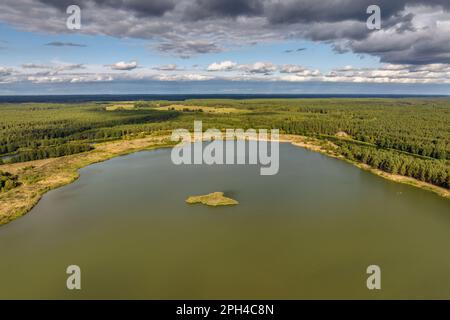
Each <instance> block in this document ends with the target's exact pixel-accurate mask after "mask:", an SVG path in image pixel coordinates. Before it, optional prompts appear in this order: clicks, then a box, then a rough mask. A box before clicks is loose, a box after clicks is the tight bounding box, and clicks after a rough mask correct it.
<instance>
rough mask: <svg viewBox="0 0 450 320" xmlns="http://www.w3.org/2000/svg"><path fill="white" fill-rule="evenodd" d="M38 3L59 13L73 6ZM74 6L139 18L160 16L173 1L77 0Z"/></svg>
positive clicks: (60, 0)
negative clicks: (131, 14) (105, 10)
mask: <svg viewBox="0 0 450 320" xmlns="http://www.w3.org/2000/svg"><path fill="white" fill-rule="evenodd" d="M38 1H39V2H41V3H43V4H46V5H50V6H52V7H55V8H57V9H59V10H61V11H64V12H65V11H66V8H67V7H68V6H70V5H72V4H74V1H73V0H38ZM76 4H77V5H78V6H80V7H81V8H82V9H83V8H89V7H91V6H95V7H97V6H98V7H99V8H103V9H108V8H112V9H119V10H124V11H131V12H133V13H135V14H137V15H140V16H144V17H146V16H151V17H153V16H162V15H164V14H165V13H166V12H167V11H170V10H172V9H174V7H175V2H174V1H173V0H150V1H142V0H77V1H76Z"/></svg>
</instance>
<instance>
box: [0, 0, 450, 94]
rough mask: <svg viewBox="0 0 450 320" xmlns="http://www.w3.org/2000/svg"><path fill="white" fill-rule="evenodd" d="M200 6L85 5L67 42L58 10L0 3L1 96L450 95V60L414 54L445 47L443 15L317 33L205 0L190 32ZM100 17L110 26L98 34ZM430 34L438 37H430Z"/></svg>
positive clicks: (398, 14) (356, 21)
mask: <svg viewBox="0 0 450 320" xmlns="http://www.w3.org/2000/svg"><path fill="white" fill-rule="evenodd" d="M158 1H159V0H158ZM158 1H156V3H157V2H158ZM199 1H202V0H180V1H179V2H174V3H173V4H172V6H166V5H160V6H157V5H152V6H150V7H145V8H141V7H139V8H138V9H136V8H135V6H133V5H132V4H133V3H132V2H131V1H127V0H124V1H123V5H122V6H121V7H120V8H115V7H108V6H105V5H104V4H103V3H102V2H98V3H97V1H96V0H82V1H80V7H81V8H82V9H81V13H82V22H83V26H82V28H81V29H80V30H68V29H67V28H66V27H65V21H66V19H67V14H66V13H65V11H64V7H61V6H60V2H56V1H52V0H38V1H36V7H35V8H31V9H30V8H29V10H22V9H23V8H22V7H21V6H20V5H21V4H22V5H28V6H29V2H27V1H26V0H16V1H12V0H5V2H6V3H4V4H0V94H3V95H6V94H7V95H9V94H39V93H42V94H48V93H53V94H67V93H71V94H76V93H206V92H208V93H214V92H217V93H251V92H254V93H265V92H270V93H380V94H382V93H398V94H402V93H408V94H409V93H415V94H450V90H449V88H448V87H449V84H450V80H449V79H450V67H449V63H450V56H449V58H448V61H447V60H446V59H447V58H446V55H448V50H447V49H446V48H443V49H442V50H443V51H442V52H439V48H437V46H434V47H430V48H433V49H430V50H429V51H430V52H427V51H426V50H425V51H424V49H420V50H421V51H419V48H424V47H425V46H420V47H419V44H420V42H419V41H423V39H425V40H427V41H428V44H429V45H431V44H432V43H433V41H435V42H436V43H441V42H442V41H444V40H445V39H446V37H447V36H448V33H449V31H447V30H448V28H446V29H445V30H444V29H443V30H438V28H439V27H440V26H442V25H447V23H449V21H450V18H449V15H448V11H447V8H445V7H443V6H442V5H439V4H436V5H434V4H430V5H429V8H427V10H424V9H423V5H422V6H419V7H414V6H412V7H411V6H409V7H407V6H404V7H401V6H399V7H398V8H397V11H395V12H394V11H393V12H390V14H391V15H392V16H394V17H395V19H398V22H396V21H390V25H389V27H386V28H384V29H381V30H377V31H375V32H372V31H369V30H367V27H366V25H365V21H363V20H362V21H360V20H361V19H360V18H359V17H360V16H361V15H362V16H364V14H365V12H364V11H362V12H356V13H355V18H353V17H351V16H350V17H347V18H342V20H339V19H337V18H334V17H333V12H330V13H329V15H330V17H328V16H327V15H324V14H323V12H322V13H321V14H320V19H323V21H322V20H320V19H319V18H317V19H313V18H314V17H312V16H313V15H314V11H313V10H312V11H311V12H312V13H311V14H310V15H308V16H305V17H302V18H301V19H300V20H299V21H293V22H291V20H292V17H290V16H286V21H289V23H287V22H285V21H282V22H283V23H279V22H273V21H272V20H274V19H275V18H273V17H272V14H273V13H271V11H270V9H271V7H270V4H271V0H254V2H252V3H255V1H262V2H261V3H262V4H261V5H264V10H263V9H261V8H262V7H261V8H259V9H258V10H259V11H255V12H254V13H253V12H249V10H251V9H252V8H253V7H249V6H248V5H247V4H246V3H247V2H248V1H247V0H242V1H240V0H235V1H234V2H233V3H235V6H236V8H234V9H233V8H232V9H230V8H229V6H223V5H222V6H221V4H222V2H221V1H223V0H210V1H211V3H212V4H214V3H217V4H218V5H217V6H216V7H214V6H213V5H211V8H207V9H205V10H210V11H208V12H206V13H205V14H204V16H203V15H202V16H201V18H199V17H198V12H197V11H198V10H199V9H198V8H197V7H196V8H197V9H196V10H197V11H196V13H195V14H196V15H197V16H196V19H197V20H195V21H194V20H190V19H188V18H186V15H187V14H188V13H189V14H192V13H190V12H191V11H189V8H190V6H195V5H197V4H196V2H199ZM292 1H294V2H295V0H292ZM292 1H290V2H289V3H291V2H292ZM169 2H170V1H169ZM297 2H298V3H299V4H301V3H303V4H304V3H308V4H309V2H311V3H310V4H309V5H310V6H314V5H316V4H315V3H316V2H314V1H308V0H299V1H297ZM406 2H407V1H405V3H406ZM33 3H34V2H33ZM286 3H288V1H286ZM359 3H360V2H359ZM6 6H8V7H6ZM217 8H218V9H217ZM381 8H382V9H383V7H381ZM2 9H4V10H3V11H2ZM281 9H283V8H281ZM281 9H279V11H282V10H281ZM319 9H320V8H319ZM338 9H340V8H338V7H337V9H335V10H338ZM363 9H364V7H362V9H361V10H363ZM136 10H137V11H136ZM139 10H141V11H139ZM161 10H162V11H164V10H166V11H164V12H162V11H161ZM183 10H184V11H183ZM214 10H216V11H214ZM217 10H219V11H217ZM226 10H231V11H230V12H232V13H233V14H235V16H230V13H227V12H224V11H226ZM239 10H242V12H240V11H239ZM255 10H256V9H255ZM261 10H262V11H261ZM322 10H323V8H322ZM330 10H332V8H330ZM390 10H393V9H392V8H391V9H390ZM5 11H6V12H5ZM161 12H162V13H161ZM236 12H237V13H236ZM261 12H262V13H261ZM277 12H278V11H277ZM288 13H289V11H288ZM359 13H361V14H359ZM45 14H47V15H48V18H45V17H46V15H45ZM102 14H103V15H104V16H107V17H109V16H111V19H110V21H111V22H110V23H107V24H105V20H104V18H102ZM202 14H203V13H202ZM208 14H210V15H211V16H208ZM277 14H278V13H277ZM327 14H328V12H327ZM146 15H147V16H146ZM324 16H325V17H324ZM411 16H412V17H413V18H411ZM339 17H340V16H339ZM402 17H405V18H402ZM431 18H433V19H434V20H432V19H431ZM202 19H203V20H202ZM277 19H279V18H278V16H277ZM405 19H408V23H409V25H408V26H407V27H405ZM307 20H311V21H309V22H308V21H307ZM391 20H392V19H391ZM437 22H439V23H437ZM427 24H428V25H427ZM349 26H350V27H351V28H350V29H349ZM418 27H420V29H419V28H418ZM401 28H402V31H401V32H400V31H398V30H400V29H401ZM430 28H434V29H433V30H431V31H434V32H431V31H425V30H429V29H430ZM437 31H442V32H441V33H440V34H439V36H437V35H436V33H435V32H437ZM427 37H428V38H427ZM435 38H437V39H435ZM448 40H450V36H449V39H448ZM147 91H148V92H147Z"/></svg>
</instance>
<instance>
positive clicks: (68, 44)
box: [46, 41, 87, 47]
mask: <svg viewBox="0 0 450 320" xmlns="http://www.w3.org/2000/svg"><path fill="white" fill-rule="evenodd" d="M46 46H52V47H87V46H86V45H85V44H79V43H73V42H59V41H54V42H49V43H47V44H46Z"/></svg>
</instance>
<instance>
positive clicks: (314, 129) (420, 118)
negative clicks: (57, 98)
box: [0, 98, 450, 188]
mask: <svg viewBox="0 0 450 320" xmlns="http://www.w3.org/2000/svg"><path fill="white" fill-rule="evenodd" d="M115 105H119V107H115ZM171 105H185V106H191V107H192V106H196V107H202V106H204V107H213V108H234V109H237V110H244V111H245V112H234V113H208V112H202V110H198V111H195V112H193V111H192V110H190V109H188V108H186V109H184V110H183V109H181V110H175V109H174V108H170V106H171ZM160 107H169V108H166V109H167V110H160ZM156 108H158V109H159V110H156ZM194 120H202V121H203V129H204V130H206V129H208V128H222V129H226V128H244V129H246V128H254V129H259V128H275V129H280V132H281V133H288V134H298V135H303V136H310V137H315V138H318V139H322V140H325V141H330V142H332V143H333V144H335V145H336V146H337V152H339V153H340V154H341V155H342V156H344V157H346V158H347V159H349V160H352V161H357V162H361V163H365V164H367V165H369V166H371V167H373V168H377V169H380V170H383V171H385V172H388V173H395V174H400V175H404V176H408V177H413V178H415V179H418V180H420V181H425V182H428V183H432V184H434V185H437V186H440V187H444V188H449V179H450V165H449V161H450V99H448V98H402V99H382V98H358V99H356V98H355V99H347V98H345V99H344V98H333V99H249V100H237V99H226V100H223V99H215V100H211V99H201V100H186V101H177V102H173V101H170V102H169V101H137V102H125V103H124V104H123V105H120V103H106V102H105V103H103V102H102V103H100V102H99V103H81V104H49V103H47V104H45V103H39V104H38V103H24V104H2V105H0V161H3V162H23V161H30V160H36V159H44V158H49V157H60V156H65V155H70V154H74V153H80V152H86V151H89V150H91V149H93V148H94V146H95V144H96V143H99V142H103V141H109V140H115V139H133V138H135V137H140V136H144V135H146V134H150V133H155V132H166V131H169V130H172V129H177V128H186V129H191V128H192V125H193V121H194ZM9 184H10V183H9Z"/></svg>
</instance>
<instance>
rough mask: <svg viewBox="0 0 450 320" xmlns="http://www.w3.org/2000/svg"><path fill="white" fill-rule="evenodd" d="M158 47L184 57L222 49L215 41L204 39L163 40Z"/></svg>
mask: <svg viewBox="0 0 450 320" xmlns="http://www.w3.org/2000/svg"><path fill="white" fill-rule="evenodd" d="M156 49H157V50H158V51H161V52H166V53H173V54H176V55H178V56H180V57H182V58H189V57H190V56H191V55H196V54H204V53H217V52H221V51H222V49H221V48H219V47H218V46H217V45H216V44H215V43H212V42H208V41H203V40H193V41H181V42H180V41H177V40H175V41H170V42H163V43H160V44H158V45H157V46H156Z"/></svg>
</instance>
